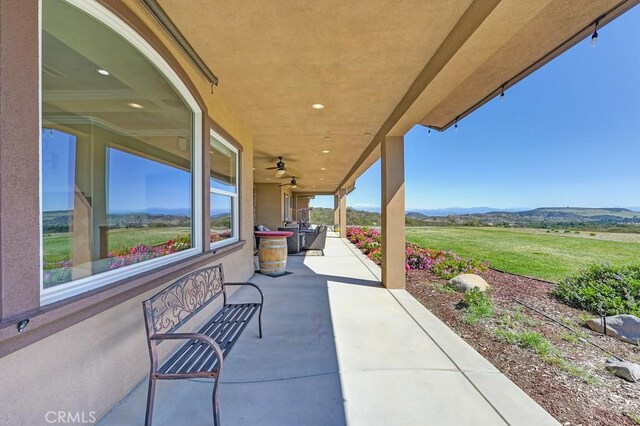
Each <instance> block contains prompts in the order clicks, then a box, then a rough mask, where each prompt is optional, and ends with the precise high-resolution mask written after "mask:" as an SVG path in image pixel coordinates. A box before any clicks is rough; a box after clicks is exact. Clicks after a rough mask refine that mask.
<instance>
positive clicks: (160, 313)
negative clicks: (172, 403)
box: [142, 265, 264, 426]
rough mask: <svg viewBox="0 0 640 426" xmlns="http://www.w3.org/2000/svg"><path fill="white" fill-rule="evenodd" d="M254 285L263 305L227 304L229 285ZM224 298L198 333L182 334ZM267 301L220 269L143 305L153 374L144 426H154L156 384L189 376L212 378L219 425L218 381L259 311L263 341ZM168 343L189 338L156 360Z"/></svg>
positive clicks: (203, 271) (197, 273)
mask: <svg viewBox="0 0 640 426" xmlns="http://www.w3.org/2000/svg"><path fill="white" fill-rule="evenodd" d="M229 286H249V287H254V288H255V289H257V290H258V292H259V294H260V302H259V303H237V304H231V303H227V287H229ZM221 294H222V297H223V301H222V306H221V307H220V309H219V310H217V311H216V312H215V313H214V314H213V316H212V317H211V318H210V319H209V320H208V321H206V322H205V324H204V325H203V326H202V327H201V328H200V329H199V330H197V331H196V332H194V333H184V332H178V329H180V328H182V327H183V326H184V325H185V323H186V322H187V321H189V320H190V319H191V318H192V317H193V316H194V315H196V314H197V313H198V312H200V311H202V310H203V309H204V308H205V307H207V306H208V305H209V304H210V303H211V302H213V301H215V300H216V299H218V296H220V295H221ZM263 301H264V297H263V295H262V291H261V290H260V288H259V287H258V286H256V285H255V284H252V283H225V282H224V274H223V271H222V265H216V266H212V267H207V268H203V269H199V270H197V271H194V272H192V273H190V274H188V275H186V276H184V277H182V278H180V279H179V280H178V281H176V282H174V283H173V284H171V285H170V286H169V287H167V288H165V289H164V290H162V291H161V292H160V293H158V294H156V295H155V296H153V297H151V298H150V299H148V300H145V301H144V302H142V304H143V309H144V320H145V324H146V330H147V346H148V347H149V358H150V360H151V370H150V373H149V393H148V395H147V412H146V419H145V424H146V425H147V426H150V425H151V422H152V415H153V400H154V396H155V387H156V380H176V379H190V378H206V379H213V380H214V385H213V396H212V404H213V421H214V425H216V426H219V425H220V417H219V412H218V383H219V378H220V374H221V372H222V366H223V363H224V359H225V358H226V357H227V356H228V355H229V351H231V348H232V347H233V345H234V344H235V343H236V341H237V340H238V338H239V337H240V335H241V334H242V332H243V331H244V329H245V327H246V326H247V324H248V323H249V321H250V320H251V318H252V317H253V315H254V314H255V313H256V311H258V331H259V335H260V338H262V302H263ZM165 340H185V341H186V343H184V344H183V345H182V346H180V347H179V348H178V349H177V350H176V351H175V352H173V354H171V355H170V356H169V357H168V358H167V360H166V361H165V362H163V363H160V362H159V360H158V345H159V344H160V343H162V342H163V341H165Z"/></svg>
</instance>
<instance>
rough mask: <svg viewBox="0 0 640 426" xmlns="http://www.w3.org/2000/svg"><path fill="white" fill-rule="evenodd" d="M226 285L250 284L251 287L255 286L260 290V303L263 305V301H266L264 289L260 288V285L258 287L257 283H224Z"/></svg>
mask: <svg viewBox="0 0 640 426" xmlns="http://www.w3.org/2000/svg"><path fill="white" fill-rule="evenodd" d="M223 285H224V286H225V287H226V286H228V285H236V286H243V285H246V286H249V287H253V288H255V289H256V290H258V293H260V304H261V305H262V303H263V302H264V295H263V294H262V290H260V287H258V286H257V285H255V284H254V283H224V284H223Z"/></svg>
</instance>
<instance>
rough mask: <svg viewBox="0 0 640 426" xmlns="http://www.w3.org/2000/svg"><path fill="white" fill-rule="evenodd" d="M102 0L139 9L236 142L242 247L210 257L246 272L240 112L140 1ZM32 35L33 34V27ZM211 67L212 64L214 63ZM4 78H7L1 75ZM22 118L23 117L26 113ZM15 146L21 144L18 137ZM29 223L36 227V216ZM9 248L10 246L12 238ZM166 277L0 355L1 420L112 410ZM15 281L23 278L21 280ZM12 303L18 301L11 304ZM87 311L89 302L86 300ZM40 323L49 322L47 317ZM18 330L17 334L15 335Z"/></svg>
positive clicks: (246, 139) (140, 352)
mask: <svg viewBox="0 0 640 426" xmlns="http://www.w3.org/2000/svg"><path fill="white" fill-rule="evenodd" d="M26 3H28V4H30V5H31V6H33V4H35V5H37V1H35V0H33V1H31V0H29V1H27V2H26ZM103 3H104V4H106V5H107V6H110V7H112V8H113V9H114V10H115V11H116V12H117V13H118V14H120V13H124V15H121V17H122V18H123V19H124V20H125V21H126V22H131V21H130V19H128V16H129V17H133V18H135V17H136V16H138V17H139V18H140V20H142V21H143V22H144V23H145V24H146V25H148V27H149V28H146V29H145V30H146V31H149V30H150V31H151V32H152V33H153V34H155V36H156V37H157V38H158V39H160V40H161V43H162V44H163V48H164V50H165V52H163V56H165V55H167V54H168V55H170V56H172V59H173V60H174V61H177V62H178V63H179V64H180V66H182V68H183V70H184V72H185V73H186V74H187V75H188V77H189V79H191V83H192V87H193V88H195V91H196V92H197V93H198V94H199V95H200V97H201V98H202V99H203V101H204V103H205V104H206V108H207V109H208V115H209V117H210V118H211V119H212V120H213V121H214V122H215V123H214V126H216V128H218V129H222V130H223V131H224V132H225V133H226V134H227V135H228V136H229V137H230V138H232V139H233V140H234V141H235V142H236V143H238V144H239V145H241V150H242V153H241V159H242V162H241V168H240V170H241V180H240V183H241V187H240V192H241V199H240V214H241V218H240V238H241V239H242V240H246V241H247V242H248V243H247V244H245V245H244V246H243V247H242V248H241V249H239V250H236V251H233V252H231V253H229V254H227V255H225V256H223V257H220V258H217V259H215V260H213V261H212V262H211V263H222V264H223V267H224V270H225V275H226V278H227V280H229V281H245V280H247V279H249V278H250V277H251V275H252V274H253V271H254V267H253V250H252V249H253V247H252V246H253V244H252V243H251V241H252V239H253V217H252V204H253V174H252V167H253V136H252V134H251V132H250V130H249V129H248V128H246V127H245V125H244V124H243V123H242V120H241V119H240V118H239V114H237V112H235V111H233V110H232V109H231V108H230V107H228V104H227V102H226V100H225V95H224V92H223V91H216V93H215V94H213V95H212V94H211V93H210V86H209V83H208V82H206V81H205V80H204V79H203V78H202V76H201V75H200V73H199V72H198V71H197V70H195V69H194V67H193V66H192V64H191V63H190V62H189V61H188V59H187V58H185V56H184V55H183V54H182V53H181V52H180V51H179V50H178V49H177V47H176V46H175V44H174V43H173V42H172V41H170V40H168V38H167V35H166V33H165V32H164V31H163V30H161V29H160V28H158V26H157V24H156V22H155V21H154V20H153V18H151V17H150V16H149V15H148V14H147V12H146V10H145V9H143V8H142V6H141V5H140V2H138V1H134V0H131V1H124V2H120V1H119V0H117V1H115V0H114V1H110V0H104V1H103ZM125 6H128V7H130V8H131V10H127V9H126V7H125ZM2 7H3V8H2V11H3V14H4V13H5V12H7V11H8V8H9V7H16V8H19V7H24V3H21V2H20V1H14V2H12V3H5V2H4V1H3V6H2ZM22 10H27V9H22ZM29 10H31V11H36V15H35V16H34V17H33V18H34V19H35V20H36V21H37V7H35V8H34V7H30V8H29ZM132 11H133V14H132V13H131V12H132ZM127 14H129V15H127ZM134 21H135V19H134ZM11 29H12V28H11V27H8V28H7V30H8V31H11ZM138 30H140V28H138ZM3 31H4V28H3ZM5 34H6V33H5ZM35 36H36V37H37V31H36V35H35ZM5 52H6V50H5ZM3 53H4V52H3ZM35 60H36V62H34V61H33V58H31V60H30V61H28V63H27V64H26V65H25V70H24V72H23V75H25V74H24V73H27V74H31V73H32V72H31V71H33V73H35V74H34V75H37V69H38V63H37V57H35ZM212 67H214V68H215V66H214V65H212ZM31 68H33V70H32V69H31ZM3 77H6V74H5V75H4V76H3ZM2 81H3V83H5V82H6V79H4V78H3V80H2ZM5 88H6V86H5V87H3V88H2V90H3V94H8V93H10V92H7V91H5ZM25 117H28V116H27V115H25ZM32 121H33V122H32ZM32 121H25V122H23V123H22V124H21V126H24V127H28V128H34V129H35V134H36V135H37V133H38V132H39V124H38V122H37V120H32ZM206 141H208V135H207V137H206V138H205V143H206ZM4 142H5V141H4V138H3V146H7V147H10V146H9V145H5V143H4ZM15 147H16V149H21V148H20V147H19V146H18V145H17V144H15ZM22 151H23V152H24V150H22ZM29 152H30V151H29ZM38 161H39V159H38V152H37V150H35V151H33V152H32V158H30V159H29V163H30V164H36V165H37V164H38ZM24 173H30V174H31V175H32V173H31V171H30V170H29V169H28V168H25V169H24ZM36 180H37V179H36ZM35 185H36V186H35V187H34V186H33V185H32V186H31V187H30V188H23V189H22V195H23V197H24V195H25V193H26V192H27V189H28V191H31V192H33V194H32V196H31V197H28V198H29V199H33V200H37V199H38V190H37V183H36V184H35ZM3 219H4V217H3ZM30 226H31V227H32V228H33V229H36V230H37V229H38V228H37V219H36V222H34V223H31V224H30ZM37 238H38V239H36V240H35V242H21V244H25V246H26V247H31V246H30V245H26V244H27V243H29V244H31V243H35V244H36V245H37V244H38V241H39V236H37ZM13 247H16V245H15V244H13ZM3 250H4V249H3ZM38 252H39V251H38V250H31V252H30V253H31V255H30V256H21V257H20V263H21V264H29V265H31V263H33V262H35V264H36V265H38V266H37V267H38V268H39V256H38ZM1 266H2V268H3V269H6V268H9V267H10V266H11V265H8V264H6V263H5V264H2V265H1ZM171 281H173V280H162V279H161V280H158V281H157V285H156V286H155V287H154V288H152V289H150V290H147V291H146V292H144V293H143V294H140V295H138V296H135V297H132V298H130V299H128V300H126V301H125V302H123V303H120V304H118V305H116V306H113V307H111V308H109V309H107V310H103V311H101V312H100V313H98V314H96V315H93V316H91V317H89V318H88V319H85V320H84V321H81V322H78V323H76V324H74V325H71V326H69V327H66V328H62V329H61V331H57V332H55V333H53V334H51V335H49V336H48V337H45V338H43V339H40V340H38V341H36V342H35V343H31V344H29V345H28V346H26V347H23V348H22V349H19V350H17V351H15V352H12V353H10V354H8V355H6V356H4V357H2V358H0V377H2V382H1V383H2V384H1V385H0V424H2V425H37V424H47V422H46V419H45V415H46V413H47V412H48V411H70V412H83V411H84V412H86V413H87V414H86V415H87V416H88V415H89V412H91V411H93V412H95V417H96V418H99V417H101V416H102V415H103V414H104V413H106V412H107V411H108V410H109V409H111V407H113V405H115V404H116V403H117V402H118V401H119V400H120V399H121V398H122V397H124V396H125V395H126V394H127V393H128V392H129V391H130V390H131V389H132V388H133V387H134V386H135V385H136V384H137V383H138V382H139V381H140V380H141V379H143V378H144V377H145V375H146V374H147V372H148V369H149V359H148V352H147V347H146V342H145V332H144V321H143V314H142V306H141V302H142V300H144V299H145V298H148V297H149V296H151V295H152V294H154V293H156V292H157V291H159V290H160V289H161V288H163V287H164V286H166V285H168V284H169V283H170V282H171ZM14 282H15V281H14ZM20 284H21V285H24V282H22V283H20ZM38 286H39V284H38ZM147 288H149V287H147ZM3 297H4V295H3ZM15 307H16V308H19V306H17V305H16V306H15ZM212 309H215V307H212ZM87 310H90V311H92V310H93V309H92V308H91V307H89V308H87ZM206 314H207V312H203V313H201V316H202V317H204V316H206ZM200 319H202V318H196V319H195V321H193V324H191V325H194V326H195V325H197V323H198V322H199V320H200ZM58 321H59V322H60V323H65V324H66V323H67V322H68V321H67V319H66V317H65V318H61V319H59V320H58ZM31 323H32V324H34V327H37V326H38V323H37V321H35V320H32V322H31ZM47 327H52V325H51V324H49V325H47ZM53 327H55V324H54V325H53ZM59 328H60V327H59ZM29 333H32V329H31V328H29V329H28V330H27V331H26V332H25V333H24V334H29ZM22 337H24V336H20V338H22ZM0 344H5V343H4V342H3V343H0ZM167 346H168V345H167ZM142 409H144V408H142Z"/></svg>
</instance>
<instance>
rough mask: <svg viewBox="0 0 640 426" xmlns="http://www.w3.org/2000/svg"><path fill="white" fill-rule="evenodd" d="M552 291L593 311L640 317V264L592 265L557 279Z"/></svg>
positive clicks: (565, 300) (574, 303) (571, 303)
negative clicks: (557, 281)
mask: <svg viewBox="0 0 640 426" xmlns="http://www.w3.org/2000/svg"><path fill="white" fill-rule="evenodd" d="M553 294H554V295H555V296H556V297H558V298H559V299H560V300H563V301H564V302H566V303H568V304H570V305H573V306H575V307H578V308H581V309H585V310H587V311H590V312H593V313H594V314H598V315H599V314H601V313H603V314H605V315H617V314H631V315H635V316H640V265H628V266H611V265H607V264H605V265H593V266H591V267H589V268H587V269H583V270H582V271H580V272H578V273H577V274H574V275H571V276H569V277H567V278H565V279H564V280H562V281H560V282H559V283H558V284H557V285H556V288H555V289H554V290H553Z"/></svg>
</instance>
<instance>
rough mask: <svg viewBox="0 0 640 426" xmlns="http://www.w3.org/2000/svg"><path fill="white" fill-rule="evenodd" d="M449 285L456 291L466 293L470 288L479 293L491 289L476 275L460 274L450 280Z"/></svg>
mask: <svg viewBox="0 0 640 426" xmlns="http://www.w3.org/2000/svg"><path fill="white" fill-rule="evenodd" d="M449 284H450V285H451V286H452V287H453V288H455V289H456V290H458V291H462V292H467V291H469V290H471V289H472V288H477V289H478V290H480V291H487V290H489V289H490V288H491V286H490V285H489V284H487V282H486V281H485V280H484V278H482V277H481V276H479V275H476V274H460V275H458V276H457V277H454V278H451V279H450V280H449Z"/></svg>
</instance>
